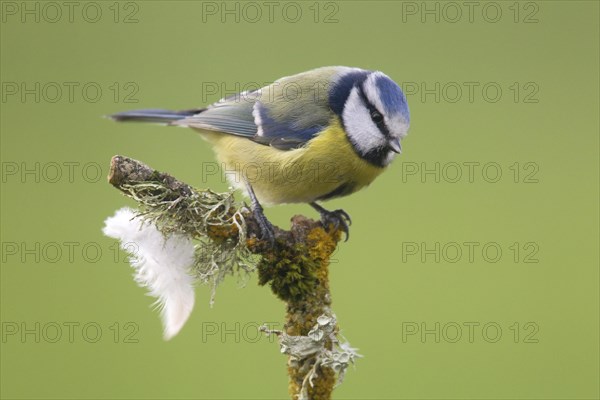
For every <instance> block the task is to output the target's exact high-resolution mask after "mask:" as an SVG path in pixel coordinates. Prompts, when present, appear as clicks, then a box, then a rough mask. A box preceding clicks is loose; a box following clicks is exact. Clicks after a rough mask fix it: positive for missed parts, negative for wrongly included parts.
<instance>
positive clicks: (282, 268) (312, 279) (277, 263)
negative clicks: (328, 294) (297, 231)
mask: <svg viewBox="0 0 600 400" xmlns="http://www.w3.org/2000/svg"><path fill="white" fill-rule="evenodd" d="M308 253H309V252H308V249H307V246H306V245H304V244H295V245H294V246H280V245H278V246H276V247H275V251H270V252H268V253H266V254H264V255H263V257H262V259H261V261H260V262H259V264H258V273H259V281H258V283H259V284H260V285H266V284H268V283H270V284H271V290H272V291H273V293H275V295H276V296H277V297H279V298H280V299H281V300H283V301H285V302H290V301H299V300H301V299H302V298H305V297H306V296H310V295H311V294H313V293H314V292H315V290H316V289H317V287H318V285H319V279H318V277H317V274H316V272H317V270H318V268H319V261H317V260H314V259H311V258H310V257H309V256H308Z"/></svg>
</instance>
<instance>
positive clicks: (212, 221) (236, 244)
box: [121, 172, 260, 304]
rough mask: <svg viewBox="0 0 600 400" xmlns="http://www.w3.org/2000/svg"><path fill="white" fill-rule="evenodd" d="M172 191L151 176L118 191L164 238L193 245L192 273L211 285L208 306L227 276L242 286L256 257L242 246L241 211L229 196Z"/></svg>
mask: <svg viewBox="0 0 600 400" xmlns="http://www.w3.org/2000/svg"><path fill="white" fill-rule="evenodd" d="M177 189H178V190H173V189H172V188H170V187H169V186H168V185H167V184H165V183H164V182H163V181H162V179H161V174H160V173H158V172H154V174H153V175H152V176H151V178H150V180H149V181H144V182H132V183H128V184H123V185H122V186H121V190H123V191H124V192H125V194H126V195H128V196H130V197H132V198H133V199H134V200H136V201H137V202H138V203H139V205H140V210H139V212H138V216H139V217H141V218H143V219H144V220H146V221H149V222H151V223H153V224H155V225H156V227H157V229H158V230H159V231H161V232H162V233H163V234H164V235H165V236H168V235H172V234H183V235H185V236H187V237H191V238H192V239H193V240H194V241H195V250H196V251H195V256H196V257H195V263H194V266H193V269H192V272H193V273H194V274H195V275H196V277H197V278H198V279H199V280H200V281H201V282H202V283H207V284H209V285H211V287H212V295H211V304H212V303H213V302H214V297H215V292H216V288H217V286H218V285H219V284H220V283H221V282H222V281H223V279H224V278H225V277H226V276H227V275H234V274H237V275H238V277H240V278H241V281H242V282H245V281H246V279H247V277H248V275H249V274H250V272H252V271H254V270H255V268H256V264H257V263H258V260H259V259H260V257H259V256H256V255H255V254H253V253H251V252H250V250H249V249H248V247H247V245H246V232H247V227H246V219H245V213H246V212H247V210H246V208H245V206H243V205H241V204H238V203H236V202H235V199H234V197H233V192H228V193H216V192H213V191H212V190H196V189H193V190H191V191H190V190H189V189H187V188H186V187H180V188H177Z"/></svg>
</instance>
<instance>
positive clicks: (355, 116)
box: [342, 88, 386, 153]
mask: <svg viewBox="0 0 600 400" xmlns="http://www.w3.org/2000/svg"><path fill="white" fill-rule="evenodd" d="M342 118H343V120H344V127H345V128H346V133H347V134H348V137H349V138H350V139H351V140H352V142H353V143H354V145H355V146H356V148H357V150H359V151H360V152H361V153H367V152H369V151H370V150H373V149H375V148H378V147H382V146H385V145H386V140H385V138H384V137H383V135H382V134H381V132H380V131H379V128H377V126H376V125H375V123H374V122H373V121H372V120H371V115H370V114H369V110H368V109H367V107H366V106H365V105H364V104H363V101H362V99H361V98H360V96H359V94H358V89H357V88H353V89H352V91H351V92H350V96H348V100H346V104H345V106H344V112H343V114H342Z"/></svg>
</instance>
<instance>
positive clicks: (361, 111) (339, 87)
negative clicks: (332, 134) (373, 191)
mask: <svg viewBox="0 0 600 400" xmlns="http://www.w3.org/2000/svg"><path fill="white" fill-rule="evenodd" d="M329 103H330V106H331V109H332V110H333V111H334V112H335V113H336V114H337V115H338V116H339V117H340V119H341V121H342V124H343V126H344V130H345V131H346V135H347V136H348V140H349V141H350V143H351V144H352V146H353V147H354V149H355V151H356V152H357V154H358V155H359V156H360V157H361V158H363V159H365V160H366V161H368V162H369V163H371V164H373V165H376V166H378V167H386V166H387V165H389V164H390V162H392V160H393V159H394V157H395V156H396V154H399V153H400V152H401V151H402V146H401V141H402V139H403V138H404V137H405V136H406V134H407V131H408V127H409V123H410V115H409V111H408V104H407V103H406V97H405V96H404V93H403V92H402V89H400V87H399V86H398V85H397V84H396V83H395V82H394V81H393V80H391V79H390V78H389V77H388V76H387V75H385V74H384V73H383V72H379V71H365V70H360V69H348V70H344V72H342V73H341V74H340V75H339V76H338V77H336V80H335V81H334V82H333V85H332V86H331V89H330V91H329Z"/></svg>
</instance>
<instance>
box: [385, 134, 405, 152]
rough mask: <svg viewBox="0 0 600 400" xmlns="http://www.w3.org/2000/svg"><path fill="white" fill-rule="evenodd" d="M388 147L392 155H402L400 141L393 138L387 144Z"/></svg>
mask: <svg viewBox="0 0 600 400" xmlns="http://www.w3.org/2000/svg"><path fill="white" fill-rule="evenodd" d="M388 146H389V148H390V149H392V151H393V152H394V153H398V154H400V153H402V145H401V144H400V139H398V138H393V139H390V141H389V142H388Z"/></svg>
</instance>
